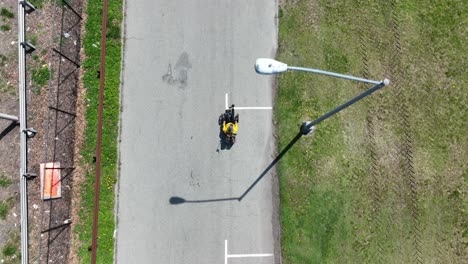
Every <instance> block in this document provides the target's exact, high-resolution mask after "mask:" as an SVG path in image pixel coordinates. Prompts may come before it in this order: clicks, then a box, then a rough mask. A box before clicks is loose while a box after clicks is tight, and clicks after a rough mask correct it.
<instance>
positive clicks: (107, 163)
mask: <svg viewBox="0 0 468 264" xmlns="http://www.w3.org/2000/svg"><path fill="white" fill-rule="evenodd" d="M108 10H109V13H108V31H107V34H106V35H107V49H106V76H105V96H104V117H103V135H102V169H101V192H100V203H99V240H98V244H99V246H98V250H97V260H98V263H112V261H113V253H114V239H113V234H114V229H115V223H114V189H113V188H114V184H115V182H116V174H117V167H116V165H117V135H118V119H119V84H120V70H121V65H120V64H121V38H120V23H121V21H122V1H120V0H119V1H109V9H108ZM86 13H87V16H88V18H87V22H86V35H85V36H84V41H83V43H84V51H85V53H86V56H87V58H86V60H85V61H84V62H83V68H84V70H85V75H84V78H83V80H84V86H85V88H86V98H87V99H89V100H90V101H89V102H90V103H89V106H88V108H87V111H86V120H87V127H86V132H85V133H86V142H85V146H84V151H83V153H82V154H83V157H84V162H85V163H87V164H88V165H89V166H90V167H92V168H93V170H92V171H90V172H89V173H88V175H87V176H86V179H85V182H84V184H83V193H82V209H81V211H80V219H81V225H80V227H79V228H77V230H78V232H79V238H80V241H81V247H80V250H79V256H80V258H81V262H82V263H89V262H90V257H91V252H89V251H88V246H90V245H91V238H92V237H91V236H92V223H93V222H92V217H93V206H94V181H95V172H94V164H93V162H92V161H93V156H94V155H95V151H96V135H97V117H98V97H99V79H98V78H96V72H97V71H98V70H99V67H100V49H99V48H96V47H94V46H93V44H95V45H97V46H98V47H100V41H101V21H102V1H89V2H88V4H87V10H86Z"/></svg>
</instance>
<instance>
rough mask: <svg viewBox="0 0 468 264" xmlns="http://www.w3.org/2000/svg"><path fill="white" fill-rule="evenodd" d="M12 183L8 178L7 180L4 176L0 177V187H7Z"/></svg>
mask: <svg viewBox="0 0 468 264" xmlns="http://www.w3.org/2000/svg"><path fill="white" fill-rule="evenodd" d="M12 183H13V181H12V180H11V179H10V178H7V177H6V176H4V175H1V176H0V187H8V186H10V184H12Z"/></svg>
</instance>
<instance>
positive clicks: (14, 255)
mask: <svg viewBox="0 0 468 264" xmlns="http://www.w3.org/2000/svg"><path fill="white" fill-rule="evenodd" d="M19 247H20V232H19V230H16V231H12V232H10V233H9V235H8V240H7V242H6V244H5V245H4V246H3V247H2V249H1V254H0V259H2V260H3V261H2V263H3V264H17V263H21V252H20V250H19Z"/></svg>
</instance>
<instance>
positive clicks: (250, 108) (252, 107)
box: [225, 93, 273, 110]
mask: <svg viewBox="0 0 468 264" xmlns="http://www.w3.org/2000/svg"><path fill="white" fill-rule="evenodd" d="M225 99H226V100H225V101H226V110H227V109H229V103H228V102H229V99H228V94H227V93H226V96H225ZM234 109H236V110H271V109H273V107H271V106H242V107H239V106H235V107H234Z"/></svg>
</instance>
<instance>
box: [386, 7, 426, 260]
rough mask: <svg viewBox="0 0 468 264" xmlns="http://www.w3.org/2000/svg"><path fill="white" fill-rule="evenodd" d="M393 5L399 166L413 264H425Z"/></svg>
mask: <svg viewBox="0 0 468 264" xmlns="http://www.w3.org/2000/svg"><path fill="white" fill-rule="evenodd" d="M389 3H390V10H391V17H390V25H389V27H390V30H391V33H392V42H393V43H392V44H393V46H392V47H391V49H390V52H391V56H390V63H389V66H390V78H391V80H392V86H391V90H392V92H393V95H394V97H395V104H396V105H395V106H396V109H397V110H396V111H397V113H396V114H397V118H398V120H397V122H398V126H399V127H400V128H401V129H402V139H401V142H399V144H398V145H399V146H398V148H399V151H398V153H399V163H400V171H401V174H402V177H403V182H404V183H405V185H406V188H405V189H406V190H409V192H408V197H407V206H408V208H409V211H410V214H411V219H412V226H411V230H412V240H413V241H412V244H413V248H412V251H413V255H412V256H413V259H412V261H411V262H412V263H418V264H419V263H423V259H422V257H423V256H422V249H421V247H422V243H421V229H420V228H421V224H420V221H419V215H420V212H419V207H418V182H417V180H416V173H415V169H414V163H413V138H412V131H411V123H410V113H409V111H408V105H407V104H408V103H407V98H406V93H405V89H407V86H408V84H407V83H406V77H407V76H405V72H403V71H402V70H401V69H402V63H401V56H402V44H401V40H400V39H401V38H400V19H399V10H400V7H399V4H400V3H399V1H398V0H392V1H390V2H389Z"/></svg>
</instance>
